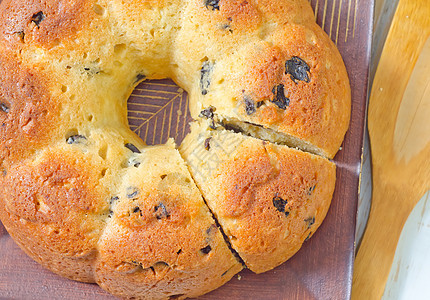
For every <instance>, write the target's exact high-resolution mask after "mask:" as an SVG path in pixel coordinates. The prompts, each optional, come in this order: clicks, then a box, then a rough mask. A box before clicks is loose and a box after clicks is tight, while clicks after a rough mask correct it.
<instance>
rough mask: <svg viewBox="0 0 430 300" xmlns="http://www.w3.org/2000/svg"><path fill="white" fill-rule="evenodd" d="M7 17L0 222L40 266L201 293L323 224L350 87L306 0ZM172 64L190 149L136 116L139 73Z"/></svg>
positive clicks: (96, 5)
mask: <svg viewBox="0 0 430 300" xmlns="http://www.w3.org/2000/svg"><path fill="white" fill-rule="evenodd" d="M0 16H2V17H1V18H0V45H1V46H0V66H1V68H0V219H1V221H2V223H3V224H4V226H5V227H6V229H7V230H8V232H9V233H10V235H11V236H12V237H13V238H14V240H15V241H16V242H17V243H18V244H19V245H20V247H21V248H22V249H23V250H24V251H25V252H26V253H27V254H28V255H30V256H31V257H32V258H33V259H35V260H36V261H38V262H39V263H41V264H42V265H44V266H45V267H47V268H49V269H50V270H52V271H53V272H56V273H58V274H60V275H62V276H65V277H67V278H71V279H74V280H80V281H85V282H97V283H98V284H99V285H100V286H101V287H102V288H104V289H106V290H107V291H109V292H110V293H112V294H114V295H117V296H120V297H136V298H142V299H146V298H147V299H158V298H160V299H163V298H169V297H170V298H185V297H196V296H198V295H201V294H204V293H207V292H209V291H211V290H213V289H215V288H217V287H219V286H221V285H222V284H224V283H225V282H227V281H228V280H230V279H231V278H232V276H233V275H234V274H236V273H237V272H239V271H240V270H241V269H242V268H243V267H245V266H246V267H248V268H249V269H251V270H252V271H254V272H257V273H260V272H264V271H266V270H269V269H272V268H274V267H276V266H277V265H279V264H281V263H283V262H284V261H285V260H287V259H288V258H290V257H291V256H292V255H293V254H294V253H295V252H296V251H298V250H299V248H300V247H301V245H302V243H303V242H304V241H305V240H306V239H307V238H309V237H310V236H311V235H312V234H313V233H314V232H315V230H316V229H317V228H318V227H319V225H320V224H321V222H322V221H323V219H324V217H325V215H326V213H327V210H328V208H329V205H330V201H331V197H332V194H333V190H334V186H335V166H334V164H333V163H332V162H330V161H329V160H328V158H333V157H334V155H335V154H336V152H337V150H338V149H339V147H340V145H341V143H342V141H343V137H344V135H345V132H346V130H347V128H348V123H349V117H350V88H349V81H348V77H347V74H346V71H345V67H344V64H343V62H342V59H341V57H340V55H339V53H338V51H337V49H336V48H335V46H334V44H333V43H332V42H331V41H330V39H329V38H328V37H327V36H326V34H325V33H324V32H323V31H322V30H321V28H319V27H318V26H317V25H316V23H315V21H314V16H313V12H312V9H311V7H310V5H309V3H308V1H305V0H281V1H271V0H263V1H256V0H247V1H244V0H240V1H237V0H231V1H227V0H187V1H179V0H169V1H168V0H146V1H131V0H97V1H96V0H76V1H70V0H63V1H54V0H28V1H14V0H3V1H2V2H1V4H0ZM166 77H168V78H172V79H173V80H174V81H175V82H176V83H178V84H179V85H180V86H181V87H183V88H184V89H185V90H187V91H188V93H189V96H190V111H191V114H192V117H193V118H194V119H195V120H196V122H195V123H194V124H193V125H192V131H191V133H190V134H189V136H187V138H186V140H185V141H184V142H183V143H182V145H181V146H180V147H179V151H178V150H177V149H175V148H176V146H175V145H174V144H173V142H171V141H170V142H168V143H167V144H166V145H158V146H146V145H145V144H144V143H143V141H142V140H141V139H140V138H139V137H138V136H136V135H135V134H134V133H133V132H131V130H130V129H129V128H128V122H127V111H126V107H127V105H126V103H127V99H128V97H129V95H130V94H131V92H132V90H133V89H134V87H135V86H136V85H137V84H138V83H139V82H140V81H142V80H144V79H159V78H166ZM232 131H235V132H232ZM249 136H252V137H249ZM263 140H264V141H263Z"/></svg>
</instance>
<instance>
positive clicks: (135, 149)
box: [124, 143, 141, 153]
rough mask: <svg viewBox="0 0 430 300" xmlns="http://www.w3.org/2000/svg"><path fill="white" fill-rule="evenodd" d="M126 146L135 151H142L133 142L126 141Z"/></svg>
mask: <svg viewBox="0 0 430 300" xmlns="http://www.w3.org/2000/svg"><path fill="white" fill-rule="evenodd" d="M124 147H126V148H127V149H129V150H130V151H131V152H133V153H141V152H140V150H139V149H137V147H136V146H135V145H133V144H132V143H126V144H125V145H124Z"/></svg>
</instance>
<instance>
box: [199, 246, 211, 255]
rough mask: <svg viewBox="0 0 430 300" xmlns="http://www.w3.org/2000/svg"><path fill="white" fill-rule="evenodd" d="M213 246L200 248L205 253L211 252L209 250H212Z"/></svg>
mask: <svg viewBox="0 0 430 300" xmlns="http://www.w3.org/2000/svg"><path fill="white" fill-rule="evenodd" d="M211 250H212V247H211V246H210V245H207V246H206V247H204V248H202V249H200V252H201V253H203V254H209V252H211Z"/></svg>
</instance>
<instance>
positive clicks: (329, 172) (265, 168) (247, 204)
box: [180, 125, 336, 273]
mask: <svg viewBox="0 0 430 300" xmlns="http://www.w3.org/2000/svg"><path fill="white" fill-rule="evenodd" d="M208 139H209V145H210V147H209V149H207V148H208V147H206V146H205V141H206V140H208ZM231 145H233V146H231ZM180 150H181V154H182V155H183V157H184V158H185V159H186V161H187V163H188V164H189V166H190V171H191V173H192V174H193V177H194V179H195V180H196V182H197V184H198V186H199V188H200V189H201V191H202V192H203V195H204V197H205V199H206V201H207V203H208V205H209V207H210V208H211V210H212V212H213V213H214V214H215V216H216V218H217V220H218V221H219V223H220V224H221V226H222V227H223V229H224V231H225V233H226V235H227V236H228V237H229V240H230V242H231V245H232V247H233V248H234V249H235V250H236V251H237V252H238V254H239V256H240V257H241V258H242V259H243V260H244V262H245V264H246V266H247V267H248V268H249V269H251V270H252V271H254V272H256V273H261V272H265V271H267V270H270V269H272V268H274V267H276V266H278V265H280V264H281V263H283V262H284V261H286V260H287V259H289V258H290V257H291V256H292V255H294V254H295V253H296V252H297V251H298V250H299V249H300V247H301V245H302V244H303V242H304V241H305V240H306V239H307V238H309V237H310V236H311V235H312V234H313V233H314V232H315V231H316V230H317V228H318V227H319V226H320V224H321V223H322V221H323V220H324V218H325V215H326V213H327V211H328V208H329V206H330V202H331V197H332V195H333V191H334V186H335V180H336V169H335V165H334V163H331V162H330V161H328V160H327V159H324V158H322V157H319V156H315V155H312V154H309V153H305V152H302V151H299V150H295V149H291V148H288V147H285V146H278V145H274V144H271V143H268V142H264V141H261V140H257V139H254V138H250V137H245V136H243V135H241V134H235V133H232V132H227V131H211V130H205V129H204V126H203V127H199V126H195V125H193V127H192V132H191V134H190V135H189V136H187V138H186V139H185V140H184V142H183V143H182V145H181V148H180Z"/></svg>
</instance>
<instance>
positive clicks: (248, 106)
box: [243, 96, 256, 116]
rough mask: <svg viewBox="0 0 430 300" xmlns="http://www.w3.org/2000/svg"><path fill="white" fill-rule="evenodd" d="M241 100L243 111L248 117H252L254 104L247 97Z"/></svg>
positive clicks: (254, 110)
mask: <svg viewBox="0 0 430 300" xmlns="http://www.w3.org/2000/svg"><path fill="white" fill-rule="evenodd" d="M243 99H244V101H245V111H246V114H247V115H248V116H249V115H252V114H253V113H255V112H256V109H255V103H254V101H253V100H252V99H251V98H249V97H247V96H244V98H243Z"/></svg>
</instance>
